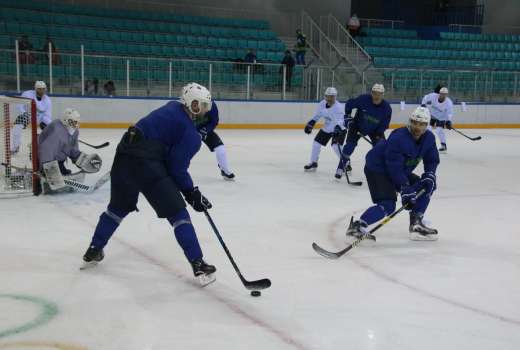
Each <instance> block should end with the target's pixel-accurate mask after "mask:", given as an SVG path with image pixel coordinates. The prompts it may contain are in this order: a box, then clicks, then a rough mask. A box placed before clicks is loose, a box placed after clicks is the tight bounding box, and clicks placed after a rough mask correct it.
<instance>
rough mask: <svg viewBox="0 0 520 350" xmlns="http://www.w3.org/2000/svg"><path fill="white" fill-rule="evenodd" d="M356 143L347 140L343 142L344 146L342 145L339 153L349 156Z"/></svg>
mask: <svg viewBox="0 0 520 350" xmlns="http://www.w3.org/2000/svg"><path fill="white" fill-rule="evenodd" d="M356 146H357V143H354V142H347V143H345V146H343V150H342V151H341V154H342V155H343V157H347V158H350V156H351V155H352V153H354V149H355V148H356Z"/></svg>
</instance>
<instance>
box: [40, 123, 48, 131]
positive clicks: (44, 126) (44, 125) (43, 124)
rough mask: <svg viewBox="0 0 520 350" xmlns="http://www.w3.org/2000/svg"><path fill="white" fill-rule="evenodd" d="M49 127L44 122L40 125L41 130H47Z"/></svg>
mask: <svg viewBox="0 0 520 350" xmlns="http://www.w3.org/2000/svg"><path fill="white" fill-rule="evenodd" d="M46 127H47V124H45V123H44V122H41V123H40V129H42V130H43V129H45V128H46Z"/></svg>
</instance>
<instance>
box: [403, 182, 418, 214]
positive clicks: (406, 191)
mask: <svg viewBox="0 0 520 350" xmlns="http://www.w3.org/2000/svg"><path fill="white" fill-rule="evenodd" d="M416 197H417V190H416V188H415V186H410V185H403V186H401V203H402V204H403V206H404V208H405V209H406V210H412V209H413V207H414V206H415V203H416V202H417V198H416Z"/></svg>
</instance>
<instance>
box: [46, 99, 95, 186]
mask: <svg viewBox="0 0 520 350" xmlns="http://www.w3.org/2000/svg"><path fill="white" fill-rule="evenodd" d="M79 119H80V115H79V113H78V111H76V110H75V109H72V108H67V109H65V111H64V112H63V115H62V116H61V118H60V119H56V120H53V121H52V122H51V123H50V124H49V125H48V126H47V127H46V128H45V129H44V130H43V132H42V133H41V134H40V136H39V138H38V159H39V162H40V171H41V173H42V175H43V179H42V180H43V183H42V186H43V192H44V193H52V192H62V191H63V190H64V189H67V185H66V184H65V181H64V176H65V177H67V178H70V179H73V180H75V181H77V182H83V179H84V177H85V173H97V172H98V171H99V169H100V168H101V164H102V162H101V158H100V157H99V155H97V154H95V153H94V154H86V153H83V152H81V151H80V150H79V146H78V137H79ZM67 158H70V159H71V160H72V161H73V162H74V164H76V166H77V167H78V168H80V169H81V171H79V172H77V173H74V174H72V171H71V170H70V169H67V168H66V167H65V162H66V161H67Z"/></svg>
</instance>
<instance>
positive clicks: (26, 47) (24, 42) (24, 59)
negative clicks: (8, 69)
mask: <svg viewBox="0 0 520 350" xmlns="http://www.w3.org/2000/svg"><path fill="white" fill-rule="evenodd" d="M32 49H33V47H32V44H31V43H30V42H29V38H28V37H27V35H25V34H24V35H22V37H21V39H20V40H19V42H18V51H19V58H20V63H21V64H33V63H35V62H36V60H35V58H34V55H33V53H32V52H31V51H32Z"/></svg>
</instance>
